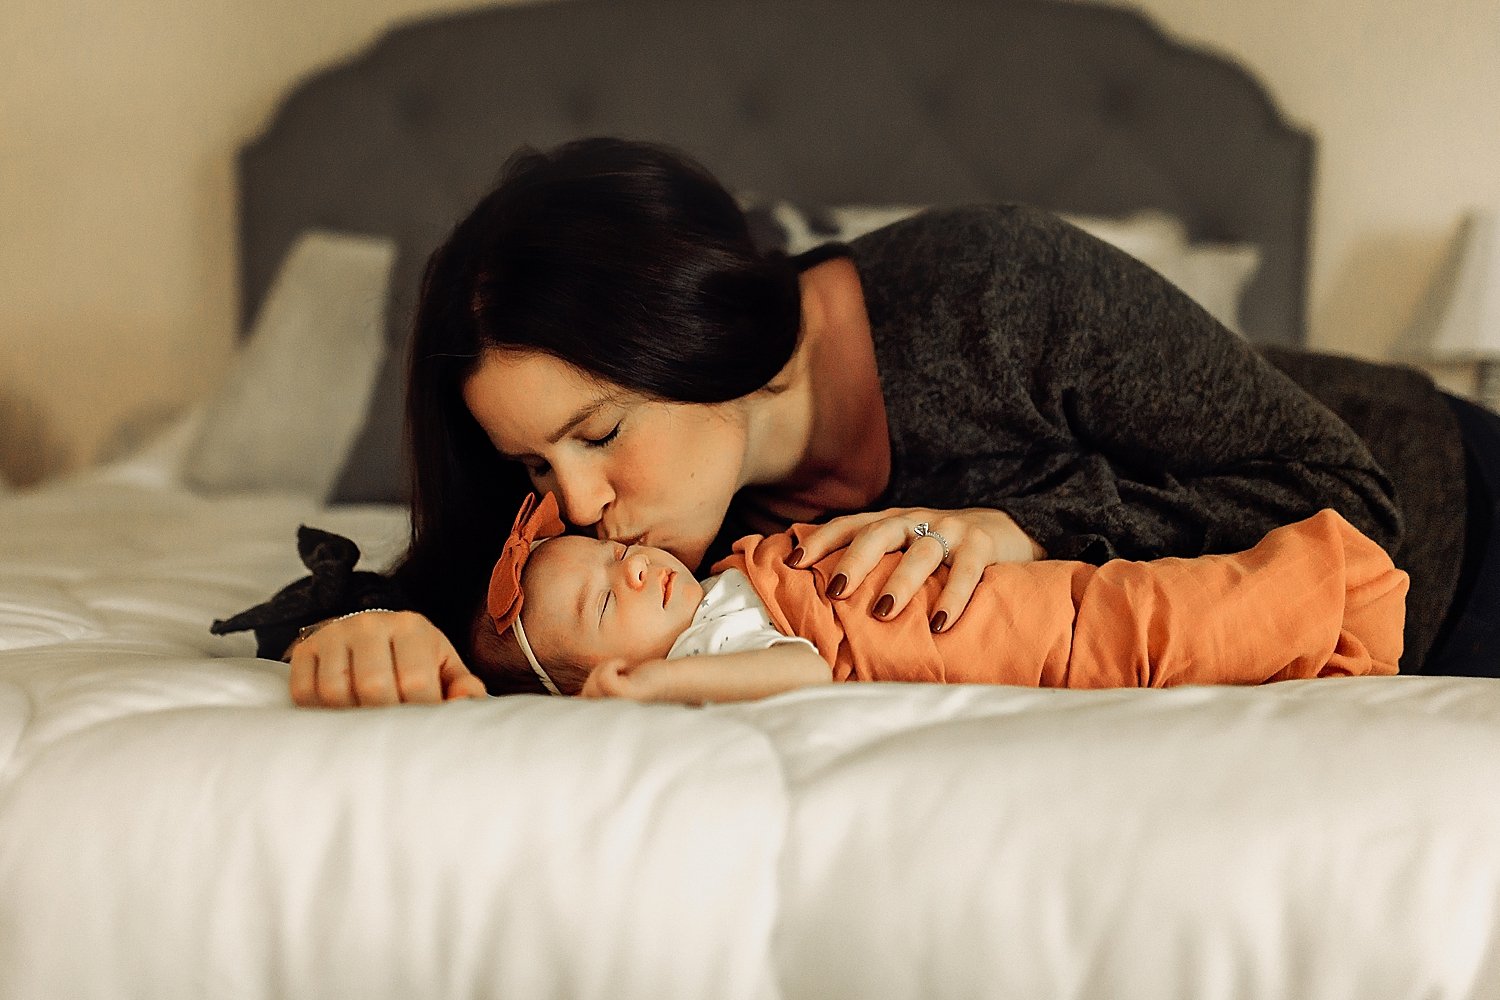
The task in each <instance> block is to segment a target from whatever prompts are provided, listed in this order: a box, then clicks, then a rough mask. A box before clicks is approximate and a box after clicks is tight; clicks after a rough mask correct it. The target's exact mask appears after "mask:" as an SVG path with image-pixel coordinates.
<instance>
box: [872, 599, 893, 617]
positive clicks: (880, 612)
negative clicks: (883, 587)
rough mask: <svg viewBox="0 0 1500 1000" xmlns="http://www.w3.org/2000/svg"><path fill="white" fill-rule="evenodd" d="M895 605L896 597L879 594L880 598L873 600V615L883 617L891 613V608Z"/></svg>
mask: <svg viewBox="0 0 1500 1000" xmlns="http://www.w3.org/2000/svg"><path fill="white" fill-rule="evenodd" d="M895 606H896V599H895V598H894V597H892V596H891V595H890V594H881V595H880V600H878V601H876V602H875V617H876V618H884V617H885V616H886V615H888V614H890V613H891V608H894V607H895Z"/></svg>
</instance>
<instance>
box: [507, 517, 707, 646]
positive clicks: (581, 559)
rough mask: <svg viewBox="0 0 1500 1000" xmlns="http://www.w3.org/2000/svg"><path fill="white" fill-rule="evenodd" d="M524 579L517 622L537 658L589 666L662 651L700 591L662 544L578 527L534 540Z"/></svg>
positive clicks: (688, 616) (694, 608) (673, 639)
mask: <svg viewBox="0 0 1500 1000" xmlns="http://www.w3.org/2000/svg"><path fill="white" fill-rule="evenodd" d="M522 587H523V588H524V589H525V592H526V602H525V604H523V605H522V612H521V617H522V624H524V625H525V626H526V637H527V639H528V640H530V642H531V645H532V648H534V649H535V650H536V654H537V658H538V659H540V660H541V661H542V663H544V664H545V663H546V662H547V660H548V659H549V658H555V659H566V660H569V661H571V662H573V663H576V664H578V665H579V666H583V667H588V668H592V667H594V666H597V665H598V664H599V663H602V662H603V661H605V660H608V659H613V658H615V657H621V658H624V659H625V660H628V661H629V662H631V663H639V662H641V661H643V660H651V659H656V658H658V657H662V656H665V655H667V650H669V649H671V648H672V643H674V642H676V641H677V637H678V636H679V635H681V634H682V632H683V630H684V629H686V628H687V627H688V626H689V625H690V624H692V621H693V614H694V612H696V611H697V610H698V602H699V601H701V600H702V599H703V585H702V584H700V583H699V582H698V581H697V580H696V579H694V578H693V574H692V571H690V570H689V569H688V568H687V567H686V566H684V565H683V564H682V562H681V561H679V560H678V559H677V558H676V557H675V556H673V555H672V554H671V553H670V552H667V551H666V550H665V549H655V548H651V547H650V546H648V545H625V544H623V543H621V542H611V541H606V540H602V539H595V538H585V537H583V536H580V535H563V536H561V537H559V538H554V539H552V540H551V541H549V542H545V543H544V544H542V545H539V546H537V548H536V550H535V551H534V552H532V554H531V558H530V559H528V560H527V562H526V570H525V573H524V575H523V577H522Z"/></svg>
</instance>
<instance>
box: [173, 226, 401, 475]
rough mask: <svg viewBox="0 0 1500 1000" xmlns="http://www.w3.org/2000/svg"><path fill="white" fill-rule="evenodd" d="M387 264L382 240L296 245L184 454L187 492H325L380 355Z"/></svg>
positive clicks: (346, 237) (320, 234)
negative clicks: (192, 490)
mask: <svg viewBox="0 0 1500 1000" xmlns="http://www.w3.org/2000/svg"><path fill="white" fill-rule="evenodd" d="M395 257H396V247H395V244H394V243H393V242H392V241H390V240H387V239H376V238H372V237H366V236H355V235H351V234H347V233H333V232H325V231H320V230H309V231H308V232H306V233H303V234H302V236H300V237H299V238H298V239H297V241H296V242H295V243H294V244H293V245H292V248H291V250H289V251H288V253H287V256H286V258H285V259H284V260H283V261H282V264H281V269H280V271H278V272H277V275H276V279H275V281H274V282H273V283H272V285H271V288H270V291H269V292H268V293H267V295H266V299H265V302H264V303H263V305H262V306H261V309H260V312H259V313H258V314H257V316H256V318H255V323H254V326H253V327H252V328H251V331H250V335H249V337H248V338H247V340H246V342H245V345H244V347H243V348H242V349H241V352H240V354H239V356H238V358H236V360H235V362H234V365H233V367H232V369H231V371H230V373H229V376H228V378H227V380H226V381H225V383H224V384H223V386H222V387H221V388H220V390H219V392H218V393H217V395H215V396H214V398H213V399H212V400H211V401H210V402H209V404H208V406H207V408H206V411H205V414H204V420H203V424H202V427H201V428H200V430H199V432H198V435H197V437H196V439H195V440H194V441H193V443H192V445H191V446H190V448H189V449H188V453H187V458H186V462H185V464H184V468H183V478H184V480H185V481H186V482H187V483H188V484H189V485H190V486H193V487H195V488H197V489H200V490H205V491H210V492H226V491H250V490H286V491H296V492H301V493H308V494H311V495H313V496H315V497H318V498H319V499H326V498H327V497H328V496H329V494H330V492H331V490H332V487H333V482H334V479H335V477H336V476H337V475H338V473H339V470H340V468H342V467H343V464H344V461H345V458H346V456H347V453H348V451H349V448H350V445H351V444H352V443H353V441H354V438H355V435H357V434H358V433H359V429H360V425H361V424H362V422H363V421H364V417H365V410H366V407H367V406H368V405H369V401H370V393H371V391H372V389H373V386H374V381H375V375H376V372H377V371H378V370H379V367H380V365H381V363H382V361H383V359H384V357H385V314H386V300H387V298H388V296H389V293H390V277H391V267H392V264H393V262H394V261H395Z"/></svg>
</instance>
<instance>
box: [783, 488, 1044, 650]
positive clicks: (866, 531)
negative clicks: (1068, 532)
mask: <svg viewBox="0 0 1500 1000" xmlns="http://www.w3.org/2000/svg"><path fill="white" fill-rule="evenodd" d="M919 524H926V525H927V531H928V534H927V536H925V537H920V536H918V535H917V534H916V528H917V526H918V525H919ZM934 536H936V537H934ZM944 541H946V542H947V546H946V552H945V547H944V545H943V542H944ZM841 548H842V549H844V550H845V551H844V554H843V556H842V557H840V558H839V560H838V562H837V563H836V564H835V567H834V570H833V575H832V576H831V578H830V579H829V583H828V596H829V597H832V598H834V599H835V600H837V599H838V598H840V597H842V596H844V595H846V594H852V593H854V591H855V590H856V589H857V588H858V587H859V585H860V584H861V583H863V582H864V579H865V576H866V575H867V574H868V573H869V572H870V570H872V569H874V568H875V564H876V563H878V562H879V561H880V559H881V557H882V556H884V555H885V554H886V553H887V552H899V551H901V550H903V549H905V550H906V554H905V555H904V556H902V557H901V562H900V564H899V565H898V566H897V567H896V569H895V571H894V572H892V573H891V577H890V580H889V581H887V583H886V592H885V593H884V594H883V595H882V596H881V597H880V599H879V600H877V601H876V602H875V608H874V611H875V614H876V615H877V616H878V617H880V618H894V617H895V616H896V615H898V614H900V613H901V612H902V610H904V609H905V607H906V605H907V602H909V601H910V600H911V599H912V597H913V596H914V595H915V594H916V593H917V591H918V590H920V589H921V588H922V584H923V583H924V582H925V581H926V580H927V578H928V577H929V576H931V575H932V574H933V573H934V572H935V571H936V570H937V568H938V567H939V566H941V565H943V564H944V563H946V564H947V565H948V566H949V567H951V568H950V571H949V573H948V583H947V586H945V587H944V588H943V592H942V593H941V594H940V595H938V600H937V604H936V606H935V607H934V608H933V612H932V620H931V626H932V630H933V631H934V632H941V631H942V630H943V629H945V628H949V627H951V626H952V625H953V623H954V622H956V621H958V619H959V617H960V616H961V615H962V614H963V613H964V609H965V608H967V607H968V606H969V598H971V597H973V596H974V588H975V587H977V586H978V585H979V578H980V577H981V576H983V575H984V569H985V567H986V566H992V565H994V564H996V563H1007V562H1032V561H1033V560H1036V559H1045V558H1046V556H1047V553H1046V552H1044V551H1043V550H1042V547H1041V546H1040V545H1038V544H1037V543H1036V542H1034V541H1032V539H1031V537H1030V536H1028V535H1027V534H1026V532H1024V531H1022V530H1021V527H1020V525H1018V524H1016V522H1015V521H1014V520H1013V519H1012V518H1011V516H1010V515H1009V514H1006V513H1004V512H1003V511H998V510H991V509H989V508H987V507H969V508H966V509H964V510H933V509H931V508H927V507H897V508H893V509H891V510H882V511H872V512H870V513H867V514H848V515H845V516H844V517H836V518H833V519H832V520H831V521H828V522H827V523H826V524H820V525H818V526H817V527H816V528H814V529H813V530H812V531H810V532H808V533H807V534H806V535H805V536H804V537H803V540H802V545H801V547H800V548H799V549H795V550H793V552H792V556H791V559H790V560H789V562H790V563H791V565H793V566H811V565H812V564H813V563H815V562H817V561H818V560H819V559H822V558H823V557H824V556H826V555H828V554H829V553H831V552H835V551H837V550H839V549H841ZM887 598H889V600H887Z"/></svg>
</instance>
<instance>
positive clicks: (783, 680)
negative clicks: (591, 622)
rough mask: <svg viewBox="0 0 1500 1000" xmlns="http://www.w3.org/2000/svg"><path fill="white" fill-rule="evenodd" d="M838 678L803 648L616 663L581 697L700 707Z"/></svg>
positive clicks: (592, 678) (601, 669)
mask: <svg viewBox="0 0 1500 1000" xmlns="http://www.w3.org/2000/svg"><path fill="white" fill-rule="evenodd" d="M832 681H833V672H832V670H830V669H829V667H828V664H827V663H825V662H824V661H823V658H822V657H820V656H819V655H818V654H817V653H815V652H813V651H812V650H811V649H809V648H808V647H807V646H806V645H804V644H802V643H800V642H799V643H781V644H778V645H775V646H772V647H771V648H769V649H754V650H749V651H747V652H743V653H725V654H722V655H718V656H685V657H682V658H680V659H675V660H647V661H645V662H644V663H637V664H627V663H625V662H624V661H623V660H612V661H610V662H608V663H604V664H601V665H600V666H598V667H596V668H595V669H594V671H593V672H592V673H591V674H589V678H588V680H587V681H585V682H584V685H583V690H582V691H580V692H579V696H580V697H583V698H629V699H631V700H633V701H668V702H679V703H682V704H687V705H701V704H703V703H705V702H717V701H753V700H754V699H756V698H767V697H770V696H771V695H773V694H780V693H781V692H783V691H792V690H795V689H797V688H801V687H810V686H812V685H814V684H829V683H832Z"/></svg>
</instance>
